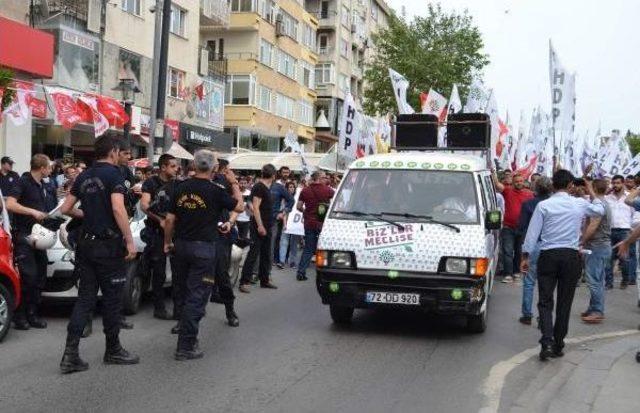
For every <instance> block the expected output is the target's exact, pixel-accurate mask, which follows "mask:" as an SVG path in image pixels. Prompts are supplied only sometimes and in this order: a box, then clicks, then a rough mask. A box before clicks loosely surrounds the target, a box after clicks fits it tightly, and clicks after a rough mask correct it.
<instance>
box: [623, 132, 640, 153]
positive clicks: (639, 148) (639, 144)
mask: <svg viewBox="0 0 640 413" xmlns="http://www.w3.org/2000/svg"><path fill="white" fill-rule="evenodd" d="M626 139H627V143H629V149H630V150H631V154H632V155H633V156H636V155H637V154H638V152H640V134H637V133H631V131H627V136H626Z"/></svg>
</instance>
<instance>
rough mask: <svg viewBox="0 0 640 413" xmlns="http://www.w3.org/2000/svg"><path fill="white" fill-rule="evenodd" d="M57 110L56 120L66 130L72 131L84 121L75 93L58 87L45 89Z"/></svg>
mask: <svg viewBox="0 0 640 413" xmlns="http://www.w3.org/2000/svg"><path fill="white" fill-rule="evenodd" d="M45 90H46V92H47V94H48V95H49V97H50V98H51V101H52V102H53V107H54V108H55V112H56V114H55V120H56V122H57V123H59V124H60V125H62V126H63V127H64V128H66V129H72V128H73V127H74V126H75V125H76V124H78V123H79V122H82V121H83V118H84V117H83V114H82V111H81V110H79V108H78V103H77V102H76V101H75V98H74V97H73V92H71V91H70V90H67V89H62V88H58V87H45Z"/></svg>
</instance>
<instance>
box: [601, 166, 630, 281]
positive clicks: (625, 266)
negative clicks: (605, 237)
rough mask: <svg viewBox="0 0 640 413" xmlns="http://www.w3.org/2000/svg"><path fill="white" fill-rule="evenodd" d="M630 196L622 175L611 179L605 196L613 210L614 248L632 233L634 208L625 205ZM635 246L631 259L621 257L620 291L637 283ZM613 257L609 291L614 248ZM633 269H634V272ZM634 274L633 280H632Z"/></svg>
mask: <svg viewBox="0 0 640 413" xmlns="http://www.w3.org/2000/svg"><path fill="white" fill-rule="evenodd" d="M627 196H628V194H627V192H625V186H624V177H623V176H622V175H615V176H614V177H613V178H612V179H611V193H610V194H609V195H606V196H605V198H604V199H605V201H606V202H607V204H608V205H609V208H611V246H612V247H614V246H615V245H616V244H618V243H619V242H622V241H623V240H624V239H626V238H627V237H628V236H629V233H630V232H631V224H632V223H633V215H634V211H633V208H632V207H630V206H629V205H627V204H626V203H625V201H626V198H627ZM635 254H636V247H635V244H632V245H631V249H630V251H629V257H625V258H622V257H619V260H620V270H621V272H622V281H620V289H622V290H624V289H625V288H627V286H628V285H629V282H630V281H631V282H635V276H634V275H635V265H636V260H635ZM612 255H613V256H612V257H611V260H610V264H609V265H608V267H607V276H606V281H605V285H606V288H607V289H611V288H613V265H614V263H615V260H616V258H617V257H616V250H615V248H614V251H613V254H612ZM631 267H634V268H633V271H631V270H632V268H631ZM632 274H633V276H634V277H633V278H634V279H633V280H631V279H630V278H631V277H632Z"/></svg>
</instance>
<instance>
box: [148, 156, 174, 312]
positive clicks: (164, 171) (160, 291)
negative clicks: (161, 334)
mask: <svg viewBox="0 0 640 413" xmlns="http://www.w3.org/2000/svg"><path fill="white" fill-rule="evenodd" d="M158 164H159V166H160V172H159V173H158V175H154V176H152V177H151V178H149V179H147V180H146V181H144V183H143V184H142V197H141V198H140V207H141V208H142V211H143V212H144V213H145V214H147V219H146V220H145V228H144V233H143V235H144V236H143V237H142V238H143V241H144V242H145V243H146V246H145V249H144V254H143V256H144V259H145V261H146V263H147V268H149V269H150V270H151V286H152V290H153V305H154V310H153V316H154V317H155V318H158V319H160V320H170V319H171V318H172V317H170V316H169V314H168V313H167V309H166V308H165V305H164V282H165V280H166V272H167V254H165V253H164V232H163V230H162V227H163V226H164V219H165V217H166V215H167V212H168V211H169V203H170V200H171V195H172V193H173V189H174V185H175V179H176V175H177V173H178V161H177V160H176V158H175V157H174V156H172V155H169V154H166V153H165V154H164V155H162V156H160V159H159V160H158ZM178 312H179V309H176V308H175V305H174V315H176V316H177V314H178Z"/></svg>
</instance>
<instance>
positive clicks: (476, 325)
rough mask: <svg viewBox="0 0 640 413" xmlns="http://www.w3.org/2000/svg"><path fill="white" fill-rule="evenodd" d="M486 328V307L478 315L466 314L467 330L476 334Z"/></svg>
mask: <svg viewBox="0 0 640 413" xmlns="http://www.w3.org/2000/svg"><path fill="white" fill-rule="evenodd" d="M486 329H487V308H486V307H485V309H484V311H483V312H482V313H480V314H478V315H470V316H467V331H469V332H470V333H474V334H478V333H484V331H485V330H486Z"/></svg>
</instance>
